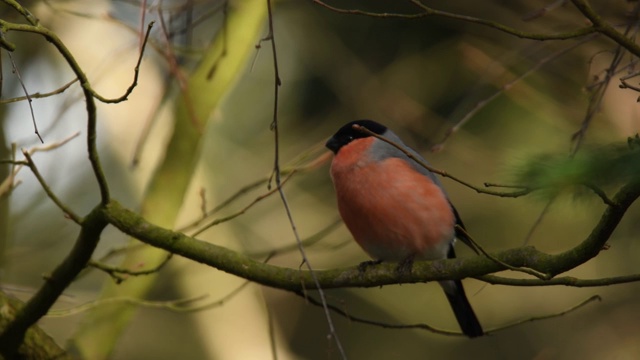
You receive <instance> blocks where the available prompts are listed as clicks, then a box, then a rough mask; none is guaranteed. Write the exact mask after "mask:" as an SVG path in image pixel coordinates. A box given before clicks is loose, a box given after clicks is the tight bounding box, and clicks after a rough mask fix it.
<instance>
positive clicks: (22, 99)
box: [0, 78, 78, 104]
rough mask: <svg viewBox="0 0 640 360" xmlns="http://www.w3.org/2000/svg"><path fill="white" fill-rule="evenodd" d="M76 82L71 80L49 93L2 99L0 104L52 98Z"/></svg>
mask: <svg viewBox="0 0 640 360" xmlns="http://www.w3.org/2000/svg"><path fill="white" fill-rule="evenodd" d="M77 81H78V79H77V78H76V79H73V80H71V81H69V82H68V83H66V84H64V85H62V86H61V87H59V88H57V89H55V90H53V91H50V92H46V93H42V94H41V93H39V92H37V93H33V94H28V95H27V96H18V97H15V98H11V99H4V100H0V104H9V103H13V102H18V101H24V100H30V99H42V98H46V97H49V96H53V95H58V94H62V93H63V92H65V91H66V90H67V89H68V88H69V87H71V85H73V84H75V83H76V82H77Z"/></svg>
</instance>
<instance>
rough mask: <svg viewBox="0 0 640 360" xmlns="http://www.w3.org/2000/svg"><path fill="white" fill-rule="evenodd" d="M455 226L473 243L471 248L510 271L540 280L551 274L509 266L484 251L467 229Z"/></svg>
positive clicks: (548, 277)
mask: <svg viewBox="0 0 640 360" xmlns="http://www.w3.org/2000/svg"><path fill="white" fill-rule="evenodd" d="M455 228H456V232H458V231H459V232H461V233H462V234H464V237H465V239H466V240H467V241H469V242H470V243H471V245H473V247H472V248H473V249H474V250H478V251H480V252H481V253H482V255H484V256H486V257H487V258H489V259H490V260H491V261H493V262H495V263H496V264H498V265H500V266H503V267H504V268H505V269H509V270H511V271H516V272H521V273H525V274H528V275H532V276H535V277H537V278H538V279H542V280H548V279H551V275H550V274H545V273H542V272H540V271H537V270H534V269H530V268H526V267H521V266H511V265H509V264H507V263H505V262H504V261H501V260H500V259H498V258H496V257H495V256H493V255H491V254H489V253H488V252H486V251H485V250H484V249H483V248H482V246H480V245H479V244H478V243H477V242H476V241H475V240H473V238H472V237H471V235H469V233H468V232H467V230H465V228H463V227H462V226H460V225H457V224H456V226H455Z"/></svg>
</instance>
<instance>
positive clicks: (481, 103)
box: [431, 34, 597, 151]
mask: <svg viewBox="0 0 640 360" xmlns="http://www.w3.org/2000/svg"><path fill="white" fill-rule="evenodd" d="M596 36H597V34H593V35H591V36H587V37H585V38H584V39H580V41H577V42H576V43H575V44H572V45H571V46H568V47H566V48H563V49H560V50H558V51H555V52H553V53H551V54H549V55H548V56H546V57H544V58H543V59H541V60H540V61H538V62H537V63H535V64H534V65H533V66H532V67H531V68H529V69H528V70H527V71H525V72H523V73H522V74H520V75H519V76H517V77H516V78H515V79H513V80H511V81H509V82H507V83H505V84H503V85H502V86H501V87H500V88H499V89H497V90H496V91H495V92H494V93H493V94H491V95H490V96H489V97H487V98H486V99H483V100H481V101H478V102H477V103H476V104H475V106H474V107H473V108H472V109H471V110H469V111H468V112H467V113H466V114H465V115H464V116H463V117H462V119H460V120H459V121H458V122H456V123H455V125H453V126H452V127H451V128H449V130H447V132H446V133H445V135H444V138H443V139H442V140H441V141H440V143H438V144H436V145H434V146H433V147H432V148H431V151H440V150H442V148H443V147H444V143H445V142H446V141H447V140H448V139H449V138H450V137H451V135H453V134H455V133H456V132H458V131H459V130H460V128H462V127H463V126H464V125H465V124H466V123H467V122H469V120H471V118H473V117H474V116H475V115H476V114H477V113H478V112H479V111H480V110H482V109H484V108H485V107H486V106H487V105H489V104H490V103H492V102H493V101H494V100H495V99H497V98H498V97H499V96H500V95H502V94H504V93H505V92H507V91H509V90H510V89H512V88H513V86H514V85H515V84H517V83H519V82H520V81H522V80H524V79H525V78H526V77H528V76H529V75H531V74H533V73H535V72H536V71H538V70H539V69H540V68H541V67H542V66H544V65H546V64H547V63H549V62H551V61H553V60H555V59H557V58H559V57H561V56H562V55H564V54H566V53H568V52H569V51H571V50H574V49H575V48H577V47H579V46H580V45H583V44H585V43H587V42H589V41H591V40H593V39H594V38H596Z"/></svg>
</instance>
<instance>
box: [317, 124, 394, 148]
mask: <svg viewBox="0 0 640 360" xmlns="http://www.w3.org/2000/svg"><path fill="white" fill-rule="evenodd" d="M353 125H360V126H362V127H364V128H366V129H368V130H370V131H372V132H374V133H376V134H378V135H383V134H384V133H385V131H387V127H386V126H384V125H382V124H380V123H377V122H375V121H373V120H356V121H352V122H350V123H347V124H346V125H344V126H343V127H341V128H340V129H339V130H338V131H337V132H336V133H335V134H333V136H332V137H331V138H330V139H329V140H328V141H327V143H326V144H325V146H326V147H327V148H328V149H329V150H331V151H333V153H334V154H337V153H338V151H339V150H340V149H341V148H342V147H343V146H345V145H347V144H349V143H350V142H352V141H353V140H355V139H362V138H366V137H369V136H371V135H369V134H367V133H365V132H362V131H359V130H356V129H354V128H353Z"/></svg>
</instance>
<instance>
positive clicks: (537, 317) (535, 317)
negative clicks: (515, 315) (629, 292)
mask: <svg viewBox="0 0 640 360" xmlns="http://www.w3.org/2000/svg"><path fill="white" fill-rule="evenodd" d="M594 301H602V298H601V297H600V295H594V296H591V297H590V298H588V299H586V300H584V301H582V302H580V303H579V304H577V305H574V306H572V307H570V308H568V309H566V310H563V311H560V312H558V313H555V314H549V315H541V316H534V317H531V318H528V319H524V320H521V321H516V322H514V323H512V324H508V325H505V326H500V327H497V328H493V329H490V330H488V331H485V333H486V334H493V333H495V332H498V331H502V330H507V329H511V328H513V327H516V326H520V325H522V324H526V323H530V322H534V321H540V320H548V319H553V318H557V317H561V316H564V315H567V314H569V313H572V312H574V311H576V310H579V309H581V308H583V307H584V306H586V305H588V304H590V303H592V302H594Z"/></svg>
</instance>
